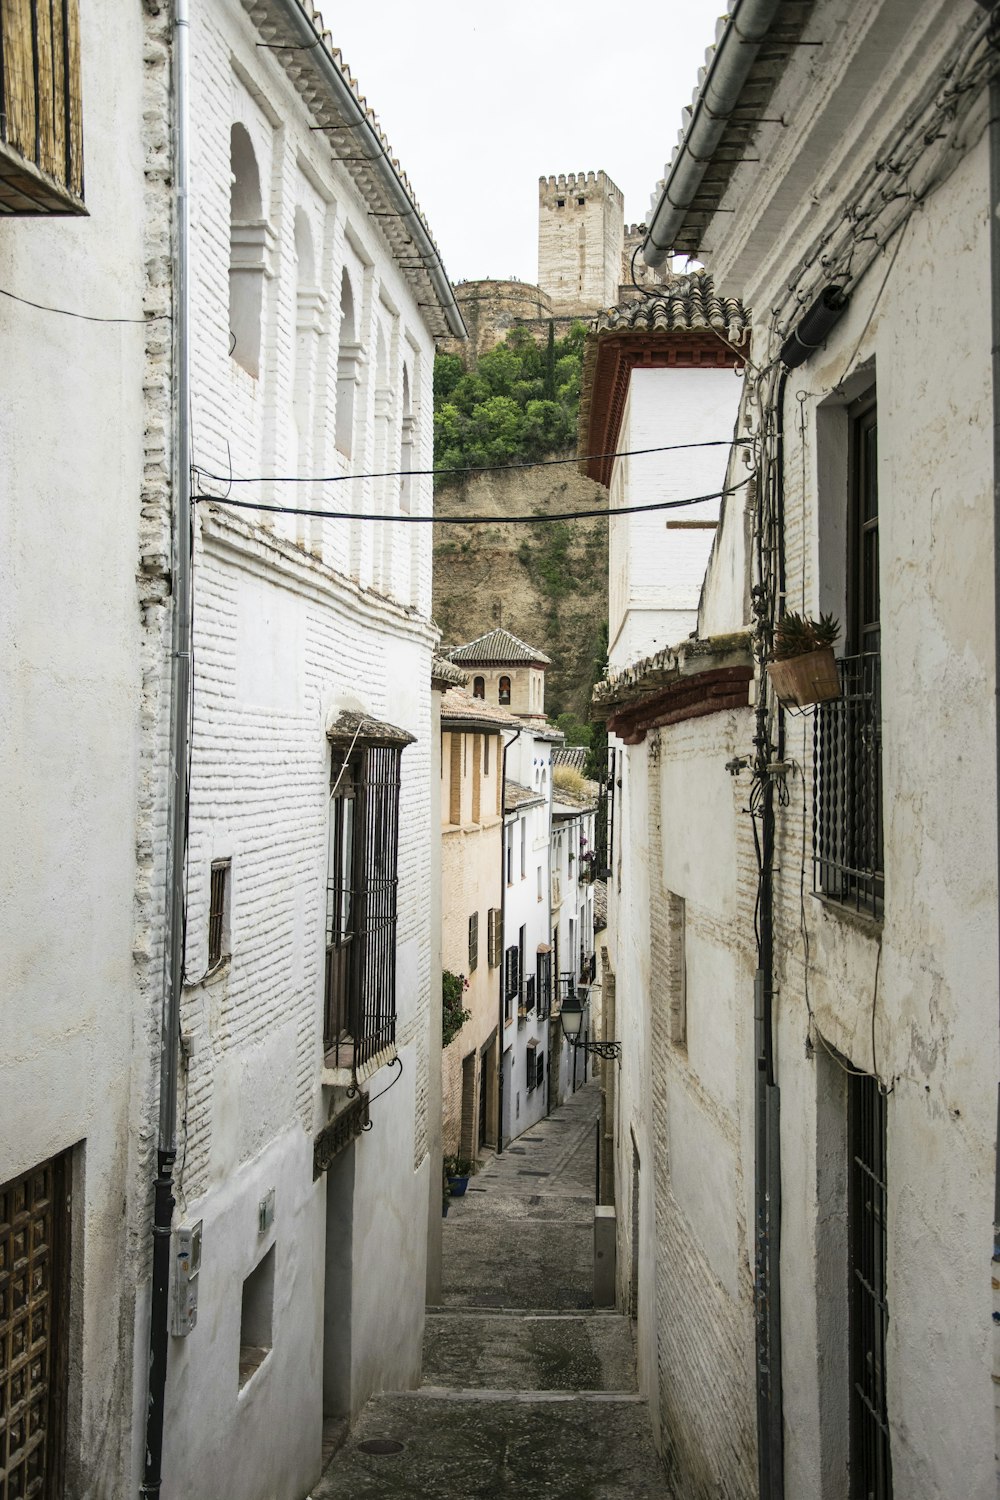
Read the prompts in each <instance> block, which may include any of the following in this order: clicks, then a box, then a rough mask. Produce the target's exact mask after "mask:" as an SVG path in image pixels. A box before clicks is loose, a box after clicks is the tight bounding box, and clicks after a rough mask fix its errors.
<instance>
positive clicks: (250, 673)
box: [164, 5, 440, 1500]
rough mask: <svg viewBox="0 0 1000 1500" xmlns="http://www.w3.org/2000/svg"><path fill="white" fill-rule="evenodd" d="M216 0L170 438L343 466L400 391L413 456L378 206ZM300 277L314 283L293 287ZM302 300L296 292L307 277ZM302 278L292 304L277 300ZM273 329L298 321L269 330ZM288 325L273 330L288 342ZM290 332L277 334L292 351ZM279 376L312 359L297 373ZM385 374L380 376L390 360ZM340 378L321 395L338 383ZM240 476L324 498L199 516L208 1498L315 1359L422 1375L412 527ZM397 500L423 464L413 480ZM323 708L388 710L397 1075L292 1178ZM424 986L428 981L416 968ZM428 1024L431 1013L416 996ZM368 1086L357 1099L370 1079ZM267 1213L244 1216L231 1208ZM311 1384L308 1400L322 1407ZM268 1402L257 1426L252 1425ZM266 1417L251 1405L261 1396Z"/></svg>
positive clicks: (184, 1483)
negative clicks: (242, 193)
mask: <svg viewBox="0 0 1000 1500" xmlns="http://www.w3.org/2000/svg"><path fill="white" fill-rule="evenodd" d="M256 40H257V37H256V33H255V32H254V31H253V29H252V25H251V22H250V20H249V18H248V17H247V16H246V14H245V12H244V11H243V9H242V7H240V6H238V5H232V6H222V5H220V6H217V7H214V8H213V9H212V11H211V12H210V13H208V12H201V13H200V14H199V15H198V16H197V17H196V18H195V20H194V26H193V30H192V52H193V59H194V68H193V80H192V119H193V139H194V143H195V148H194V159H193V162H192V178H193V184H194V198H193V207H192V220H193V262H194V265H193V269H194V284H193V307H194V325H195V328H196V330H197V341H196V347H195V358H194V371H193V386H194V401H193V404H194V417H195V450H196V453H197V454H198V457H199V461H200V462H201V463H202V464H203V465H204V466H205V467H206V468H207V469H211V470H214V471H215V472H222V470H221V469H220V468H219V465H220V464H222V465H223V466H224V469H225V471H226V472H228V469H229V462H230V456H231V460H232V467H233V472H234V473H236V474H239V475H260V474H265V473H272V472H276V473H279V474H287V473H290V472H291V473H295V472H296V471H298V472H302V470H303V467H304V468H305V469H306V472H311V473H313V474H317V473H318V474H335V473H353V472H358V473H368V472H370V471H372V470H373V469H381V468H386V469H392V468H398V467H399V465H400V451H401V448H400V445H401V442H402V435H403V425H402V417H403V413H404V391H406V392H408V393H409V397H410V403H411V406H410V413H411V417H412V420H413V432H412V435H413V453H412V466H413V468H426V467H427V466H428V460H429V454H430V442H431V436H430V417H431V404H430V396H429V389H430V387H429V381H430V370H431V363H432V359H433V342H432V340H431V338H430V336H429V334H428V332H427V330H426V328H425V326H424V324H423V321H422V316H421V314H420V312H419V310H418V309H417V308H416V306H415V303H414V300H413V296H412V294H411V293H410V291H409V290H408V288H407V287H406V286H405V284H404V282H403V278H402V275H401V273H400V272H399V271H398V270H397V269H396V268H395V267H394V266H393V264H392V262H391V259H390V257H389V255H388V252H387V250H386V247H385V243H384V241H383V240H382V239H381V236H380V234H379V230H378V227H377V221H376V220H375V219H373V218H372V216H371V214H370V213H369V212H368V206H367V204H365V203H364V202H363V201H362V200H361V198H360V197H359V195H358V194H357V192H356V190H355V189H354V187H353V186H352V184H351V182H350V180H349V178H348V177H347V176H346V169H345V168H338V167H335V166H334V165H333V162H332V160H331V154H330V151H329V149H328V147H327V145H326V143H325V142H324V141H323V139H322V137H321V136H320V135H319V134H318V133H317V132H311V131H310V130H309V129H308V125H309V123H310V117H309V116H308V115H307V114H306V112H305V110H304V108H303V105H302V102H301V100H300V98H299V96H298V94H297V92H296V90H295V89H294V88H293V86H292V84H291V82H290V81H289V80H288V79H287V77H286V76H285V74H284V72H283V69H282V67H281V59H280V57H278V56H277V55H275V54H273V53H269V52H267V51H265V50H263V49H261V48H259V47H257V46H256V45H255V42H256ZM234 121H238V122H240V123H241V124H242V125H243V126H244V127H245V129H246V130H247V132H248V133H249V136H250V140H251V142H252V144H253V148H254V151H255V154H256V158H257V166H258V170H259V175H260V184H261V192H262V205H261V207H262V214H263V218H264V219H265V220H266V222H267V225H268V226H269V232H268V236H267V240H268V247H267V268H268V269H267V274H266V275H265V276H264V279H263V286H262V299H261V304H262V312H261V360H260V372H259V376H258V377H257V378H254V377H253V376H252V375H250V374H248V372H247V370H246V369H244V368H243V367H242V366H241V365H240V364H239V363H238V362H237V359H236V358H233V357H231V356H230V353H229V347H230V337H229V259H230V245H229V207H230V205H229V193H230V128H231V125H232V123H233V122H234ZM345 273H346V274H347V276H348V278H349V280H350V283H351V286H352V289H353V293H354V310H355V320H356V327H355V342H356V343H358V344H360V346H361V349H360V359H359V360H358V361H356V368H357V369H358V371H359V372H360V374H359V383H358V385H357V387H356V390H355V398H354V417H355V420H354V429H353V436H352V445H351V446H352V451H351V454H350V456H349V457H348V456H347V455H346V454H345V453H344V452H342V451H340V450H339V449H338V448H337V446H336V443H335V434H336V407H337V400H338V387H337V366H338V339H339V336H340V316H341V314H340V308H341V287H342V284H343V277H344V274H345ZM310 276H311V277H312V278H313V279H312V281H311V283H310V284H308V285H306V286H303V281H304V279H305V280H308V278H309V277H310ZM305 294H308V295H307V296H305ZM304 296H305V301H303V297H304ZM296 327H297V330H298V331H297V334H296V333H295V330H296ZM293 334H294V337H293ZM293 346H294V347H293ZM304 372H307V373H308V379H307V380H306V381H305V390H303V379H304ZM404 375H405V379H404ZM340 394H341V396H342V392H341V393H340ZM238 497H239V498H244V497H248V498H254V497H260V498H261V499H267V500H274V499H276V498H278V499H280V498H286V499H290V503H292V504H296V503H298V504H304V505H307V506H320V507H328V508H329V512H330V515H329V517H324V518H302V517H294V516H291V517H278V518H277V519H274V520H271V519H265V518H262V517H259V516H258V515H257V514H256V513H255V512H253V511H244V512H241V513H239V514H235V513H233V512H231V511H229V512H227V511H226V510H225V508H224V507H212V508H209V507H207V506H203V507H202V508H201V509H200V510H199V515H198V523H199V524H198V529H197V536H196V563H195V581H196V593H195V609H194V649H195V694H194V740H193V754H192V773H191V784H192V811H191V831H190V846H189V847H190V857H189V892H190V908H189V922H188V948H187V971H188V975H189V976H190V980H191V983H190V984H189V987H188V989H187V992H186V994H185V999H184V1007H183V1017H182V1024H183V1026H184V1029H185V1032H186V1034H187V1035H188V1037H189V1038H190V1046H189V1062H188V1065H187V1068H186V1070H185V1076H184V1078H183V1079H182V1102H183V1139H182V1145H181V1157H180V1166H179V1172H178V1177H179V1190H180V1198H179V1205H178V1212H177V1221H178V1222H181V1223H191V1222H194V1221H196V1220H199V1219H201V1220H203V1222H204V1224H205V1239H204V1262H203V1271H202V1273H201V1288H200V1304H199V1320H198V1325H197V1327H196V1328H195V1329H194V1330H193V1332H192V1333H191V1334H190V1335H189V1336H188V1337H187V1338H186V1339H185V1340H183V1341H181V1340H177V1339H175V1340H172V1343H171V1362H170V1369H169V1380H168V1415H167V1437H166V1453H165V1459H164V1467H165V1472H166V1473H168V1474H169V1476H170V1484H171V1488H172V1489H176V1490H177V1493H186V1494H189V1495H191V1496H193V1497H197V1496H203V1497H205V1500H217V1497H218V1496H219V1495H220V1494H222V1493H225V1492H228V1490H229V1488H231V1487H232V1485H233V1484H234V1483H236V1484H237V1487H238V1488H239V1490H240V1493H241V1494H245V1495H247V1496H248V1497H253V1496H257V1497H260V1500H278V1497H285V1496H287V1497H288V1500H300V1497H301V1495H302V1494H303V1493H304V1492H305V1491H306V1490H307V1489H308V1488H309V1487H310V1486H311V1485H312V1484H313V1483H314V1482H315V1480H316V1478H317V1477H318V1474H319V1469H320V1455H321V1436H322V1422H323V1416H324V1404H325V1403H324V1375H325V1374H326V1377H327V1385H328V1387H330V1384H331V1381H330V1368H331V1367H335V1368H336V1380H335V1381H334V1384H335V1385H336V1386H337V1395H336V1398H335V1399H336V1406H335V1413H336V1415H340V1416H343V1415H351V1416H353V1415H356V1413H357V1412H358V1410H360V1408H361V1406H362V1405H363V1404H364V1402H365V1400H366V1399H367V1398H368V1396H369V1395H371V1394H372V1393H373V1392H376V1391H379V1390H383V1389H400V1388H406V1387H408V1386H411V1385H414V1384H415V1383H416V1382H417V1381H418V1379H419V1373H420V1357H421V1342H422V1333H423V1308H424V1297H425V1284H426V1270H427V1249H428V1235H427V1234H425V1233H414V1226H419V1225H420V1224H426V1223H427V1221H428V1215H429V1213H431V1212H435V1211H437V1210H436V1193H435V1191H434V1190H433V1184H432V1173H431V1158H432V1154H433V1156H434V1161H435V1165H434V1173H435V1174H436V1172H437V1170H438V1169H437V1165H436V1162H437V1159H438V1157H437V1153H438V1152H439V1149H440V1147H439V1144H438V1142H439V1134H438V1126H437V1120H436V1119H435V1121H434V1122H432V1121H431V1120H430V1118H429V1113H428V1111H429V1109H430V1108H431V1107H433V1108H434V1110H435V1112H436V1117H437V1118H439V1111H440V1103H439V1100H440V1094H439V1090H438V1086H437V1084H436V1083H435V1082H434V1079H433V1076H432V1075H433V1073H434V1071H435V1070H436V1069H437V1068H438V1067H439V1059H440V1034H439V1031H438V1033H437V1034H436V1035H434V1036H432V1035H431V1015H432V1005H431V994H430V985H431V979H432V967H433V969H434V972H435V974H437V975H438V976H439V969H438V968H437V961H436V960H435V959H434V953H433V951H432V950H433V947H434V945H433V944H432V940H431V930H430V922H431V912H432V894H431V884H432V881H431V874H432V868H433V865H432V845H433V842H434V839H435V838H436V837H437V828H436V826H435V819H434V818H433V816H432V812H434V811H436V809H437V804H436V803H434V804H433V806H432V794H431V784H430V783H431V770H432V765H433V769H434V770H435V772H436V771H437V769H438V761H437V759H436V756H434V755H433V754H432V744H431V741H432V733H433V735H436V734H437V733H438V730H437V726H436V724H434V725H432V714H431V701H430V700H431V652H432V649H433V646H434V644H435V641H436V632H435V630H434V628H433V627H432V625H431V623H430V621H429V620H428V619H427V610H428V608H429V601H430V535H429V528H425V527H413V526H411V527H403V526H395V527H392V526H388V525H382V526H380V525H378V524H377V523H372V522H368V523H359V522H350V523H349V522H346V521H342V520H338V519H337V518H336V515H335V512H336V511H337V510H338V509H339V510H343V509H347V508H348V506H349V504H350V503H352V502H353V504H354V505H355V506H356V508H364V509H366V510H370V511H374V512H375V513H376V514H385V515H391V514H393V513H396V512H398V510H399V509H400V507H401V505H402V504H403V499H404V497H403V493H402V489H401V486H400V484H399V482H398V481H396V482H393V481H381V482H378V481H370V480H364V481H356V482H355V481H351V482H348V483H346V484H341V485H339V486H336V485H321V484H318V483H317V484H310V485H299V486H295V487H294V488H293V489H287V490H285V489H281V488H280V487H278V486H274V485H272V484H270V483H269V482H262V483H261V484H258V485H251V486H248V487H247V489H246V490H241V491H240V492H239V496H238ZM408 502H409V505H410V508H411V510H420V509H421V508H423V507H427V508H429V506H430V486H429V483H428V482H427V481H426V480H425V479H423V478H421V479H414V480H413V481H411V482H410V489H409V496H408ZM343 709H352V710H357V709H360V710H362V711H364V712H366V713H368V714H370V715H372V716H373V717H375V718H377V719H380V720H386V721H389V722H390V723H392V724H395V725H398V726H400V727H401V728H403V729H404V730H406V731H407V732H408V733H409V734H411V735H413V736H414V739H415V743H413V744H412V745H409V746H407V748H406V749H405V750H404V751H403V753H402V788H401V794H400V817H399V855H398V877H399V886H398V922H397V933H396V994H395V999H396V1017H397V1018H396V1049H397V1052H398V1056H399V1059H400V1062H401V1064H402V1070H401V1073H400V1074H399V1077H398V1080H395V1081H394V1071H393V1070H391V1069H390V1068H388V1067H382V1068H379V1069H378V1070H377V1071H375V1072H374V1073H373V1074H372V1075H371V1076H370V1077H369V1078H367V1079H366V1080H365V1082H364V1087H365V1089H366V1091H367V1092H368V1093H369V1094H370V1096H371V1098H372V1104H371V1124H372V1129H371V1131H370V1132H368V1133H366V1134H364V1135H362V1136H361V1137H360V1138H358V1139H357V1140H356V1141H355V1142H354V1144H353V1145H351V1146H349V1147H348V1148H347V1152H346V1153H345V1154H344V1155H343V1156H342V1157H339V1158H338V1159H337V1161H336V1162H335V1164H334V1167H333V1168H331V1169H330V1171H329V1172H328V1173H327V1174H324V1175H323V1176H321V1177H320V1178H319V1179H318V1180H317V1181H315V1182H314V1181H313V1173H312V1155H313V1140H314V1137H315V1134H316V1133H317V1131H318V1130H319V1129H320V1128H321V1127H322V1125H324V1124H325V1123H326V1120H327V1118H328V1111H329V1109H330V1107H331V1104H332V1103H333V1102H334V1095H333V1093H332V1092H331V1089H332V1085H333V1084H334V1083H335V1082H339V1083H340V1084H343V1083H344V1081H345V1080H344V1079H343V1078H340V1077H339V1075H337V1076H335V1075H334V1074H332V1073H329V1072H325V1071H324V1066H323V1051H322V1029H323V1020H322V1017H323V988H324V943H325V935H324V933H325V928H324V924H325V899H326V898H325V888H326V878H327V820H328V803H329V779H330V749H329V745H328V742H327V738H326V731H327V729H328V727H329V726H330V725H331V724H332V722H333V721H334V720H335V719H336V717H337V714H338V713H339V712H340V711H342V710H343ZM219 858H228V859H230V860H231V862H232V875H231V892H232V894H231V921H230V927H231V950H232V951H231V958H230V959H229V960H228V961H227V962H226V963H224V964H223V966H222V967H221V969H220V970H219V971H218V972H217V973H215V974H213V975H211V976H207V977H205V978H204V979H202V976H203V975H205V970H206V959H207V908H208V897H209V873H210V868H211V863H212V860H213V859H219ZM437 983H438V986H439V984H440V981H439V977H438V978H437ZM433 1013H434V1015H435V1016H436V1017H437V1024H438V1026H439V1025H440V1012H439V1010H438V1009H437V1008H436V1006H435V1007H434V1012H433ZM390 1083H391V1084H392V1087H391V1088H388V1091H387V1092H385V1093H384V1094H383V1095H382V1097H380V1098H378V1099H376V1098H375V1096H376V1095H377V1094H379V1093H380V1091H381V1090H383V1089H387V1086H388V1085H389V1084H390ZM271 1187H274V1188H275V1190H276V1216H275V1223H274V1226H273V1229H272V1230H270V1231H269V1232H268V1235H267V1236H259V1235H258V1233H257V1205H258V1203H259V1201H260V1199H261V1198H262V1197H264V1196H265V1194H266V1192H267V1191H268V1190H269V1189H270V1188H271ZM269 1238H270V1239H273V1243H274V1246H275V1293H274V1305H273V1328H272V1333H273V1343H272V1347H271V1350H270V1352H269V1354H268V1355H267V1357H266V1358H265V1360H264V1361H263V1363H262V1364H261V1365H260V1367H259V1368H258V1369H257V1370H256V1371H255V1373H254V1374H253V1375H252V1376H251V1377H250V1379H249V1381H248V1382H247V1383H246V1385H245V1386H244V1387H243V1388H242V1390H241V1389H240V1387H239V1382H238V1354H239V1343H240V1311H241V1296H242V1286H243V1281H244V1278H245V1277H246V1276H247V1275H248V1273H249V1271H250V1270H251V1269H252V1268H253V1266H254V1265H255V1264H256V1263H257V1262H258V1260H259V1258H260V1255H261V1254H262V1253H264V1252H265V1251H266V1248H267V1243H268V1241H269ZM332 1399H334V1398H332V1397H329V1396H328V1400H327V1402H326V1405H327V1407H328V1408H329V1402H330V1400H332ZM263 1412H267V1414H268V1420H267V1421H266V1422H265V1421H264V1420H262V1413H263ZM274 1414H277V1416H276V1418H275V1420H274V1421H272V1420H271V1418H272V1416H273V1415H274Z"/></svg>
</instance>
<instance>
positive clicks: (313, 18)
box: [241, 0, 453, 333]
mask: <svg viewBox="0 0 1000 1500" xmlns="http://www.w3.org/2000/svg"><path fill="white" fill-rule="evenodd" d="M241 3H242V5H243V8H244V9H245V10H246V11H247V12H248V13H249V14H250V16H251V19H252V20H253V21H254V24H255V25H256V26H257V29H258V31H259V32H260V33H261V34H262V35H264V36H266V37H268V39H269V40H270V38H272V37H274V36H277V35H278V34H279V30H280V31H281V32H282V34H284V35H288V34H294V32H293V31H292V29H291V28H292V24H293V23H292V22H291V21H290V20H288V21H286V22H285V25H284V27H281V26H280V23H278V24H276V20H275V17H274V15H273V14H272V13H271V12H270V11H269V10H268V8H267V3H266V0H241ZM295 3H296V5H297V7H298V9H299V10H300V11H301V13H302V15H303V16H304V17H305V19H306V21H307V22H308V23H309V25H310V26H311V28H312V30H313V31H314V32H315V33H316V35H317V37H318V38H319V45H320V46H321V47H322V50H323V52H324V54H325V55H326V57H327V58H328V59H329V60H330V62H332V63H333V65H334V67H335V68H336V69H337V71H338V72H339V73H340V75H341V77H342V78H343V80H344V82H345V83H346V85H347V88H348V91H349V93H350V95H351V97H352V98H353V100H354V102H355V103H356V104H357V106H358V109H359V110H360V111H361V114H362V116H363V118H364V120H365V122H366V123H367V124H368V126H369V127H370V129H371V131H372V134H373V135H374V136H375V139H376V140H377V142H378V144H379V146H380V148H381V152H380V155H381V156H382V157H383V158H384V159H385V160H386V161H387V162H388V163H389V165H390V167H391V168H392V171H393V172H394V174H395V176H396V178H397V180H398V182H399V185H400V187H401V188H402V190H403V192H404V194H405V195H406V199H407V201H408V203H409V205H410V209H409V210H408V211H407V213H406V214H405V215H400V216H399V227H398V228H396V227H393V228H392V229H390V227H389V226H390V224H391V222H392V221H391V220H390V219H382V220H381V224H382V227H383V232H384V233H385V234H386V237H387V239H388V240H389V243H390V248H391V250H392V253H393V255H394V256H395V257H396V258H397V259H398V258H407V257H408V254H409V252H407V251H406V250H405V248H404V244H403V242H402V241H400V243H398V244H397V239H398V238H399V236H400V235H405V236H406V237H407V239H408V238H409V235H408V231H407V230H406V227H405V226H406V224H407V222H408V221H409V222H412V221H416V222H418V223H419V225H420V227H421V229H422V231H423V233H424V235H425V236H426V238H427V241H428V243H429V244H430V245H431V246H432V247H433V253H434V256H435V257H436V260H437V265H438V267H439V268H440V272H441V275H442V276H443V277H445V278H446V277H447V272H446V271H445V269H444V261H443V259H442V257H441V250H440V247H439V246H438V243H437V241H436V240H435V238H434V236H433V235H432V233H431V230H430V225H429V224H428V223H427V219H426V218H425V216H424V212H423V209H422V208H421V207H420V204H419V202H418V201H417V197H416V194H415V193H414V191H413V185H412V183H411V182H410V179H409V177H408V175H407V173H406V172H405V171H404V169H403V167H402V166H401V165H400V162H399V158H398V157H397V156H396V154H395V153H394V151H393V149H392V146H391V144H390V142H389V139H388V137H387V136H386V133H385V131H384V130H383V128H382V125H381V123H380V122H379V119H378V116H377V115H376V113H375V111H374V109H372V107H371V106H370V105H369V103H368V100H367V98H366V97H365V96H364V95H363V94H362V93H361V90H360V87H359V85H358V81H357V79H356V78H355V77H354V75H353V74H352V72H351V70H350V68H349V66H348V65H347V63H346V62H345V61H344V55H343V53H342V52H341V50H340V48H339V47H337V46H335V45H334V41H333V35H332V33H331V31H330V30H329V28H328V27H327V25H326V22H325V21H324V19H323V14H322V12H321V11H319V10H317V9H316V7H315V6H314V5H313V4H312V3H311V0H295ZM315 45H316V44H315V43H312V44H310V46H315ZM308 52H309V48H304V47H299V46H291V45H290V46H289V47H288V48H286V49H284V50H282V51H279V52H278V53H277V54H276V55H277V56H278V57H279V58H280V59H281V62H282V65H283V66H284V68H285V71H286V73H287V74H288V76H289V78H290V79H291V81H292V83H293V85H294V86H295V87H296V89H297V90H298V92H299V93H300V94H301V95H302V96H303V98H304V100H305V102H306V105H307V107H308V108H309V109H311V110H312V112H313V113H314V115H317V117H318V118H320V120H321V122H322V116H323V114H328V115H331V116H333V117H334V120H333V121H332V122H331V123H330V130H331V137H329V140H330V145H331V148H332V150H333V154H334V159H335V160H336V159H337V157H338V152H340V151H342V150H343V148H344V147H345V146H346V145H347V144H348V142H350V143H351V144H354V145H356V144H357V139H358V137H357V134H356V130H357V122H355V121H351V120H345V121H344V122H343V123H342V124H338V123H337V121H339V120H341V119H342V115H341V109H340V106H339V104H338V103H337V101H336V100H335V99H334V98H332V97H330V96H329V95H328V96H327V97H325V98H323V99H322V100H321V99H320V98H319V97H318V94H317V90H316V88H315V86H313V85H312V84H311V83H310V82H309V81H308V79H307V75H306V70H305V65H304V63H303V62H302V60H301V59H302V55H303V54H305V55H306V56H308ZM340 133H346V135H347V138H348V139H347V140H346V141H339V142H338V141H337V140H336V139H335V138H336V137H337V136H338V135H339V134H340ZM347 154H348V155H355V154H356V153H355V152H348V153H347ZM378 160H379V154H376V155H375V156H373V157H372V158H371V161H372V163H373V164H375V163H377V162H378ZM351 175H352V180H353V182H354V185H355V187H356V188H357V189H358V191H359V192H360V193H361V195H362V197H363V198H366V199H367V200H368V201H369V202H371V201H372V200H373V199H374V200H378V201H379V202H384V201H385V200H384V197H383V189H382V188H381V186H380V184H379V183H378V180H377V178H376V180H375V182H374V184H373V183H372V172H371V168H366V167H365V166H364V165H363V164H361V163H358V164H357V165H355V166H354V167H353V169H352V173H351ZM413 278H425V279H426V280H429V281H430V282H431V284H432V286H433V277H432V276H431V274H430V268H429V267H428V268H426V269H423V268H422V269H420V270H417V271H410V272H407V273H406V276H405V279H406V280H407V281H410V280H411V279H413ZM449 285H450V283H449ZM421 290H423V288H421ZM434 296H435V297H436V299H437V300H438V301H439V302H440V294H439V292H438V289H437V288H435V289H434ZM441 311H442V313H443V314H444V315H445V318H446V321H447V311H446V309H445V307H444V305H443V304H442V307H441ZM444 331H445V332H449V333H450V332H452V331H453V330H452V329H450V328H446V329H445V330H444Z"/></svg>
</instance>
